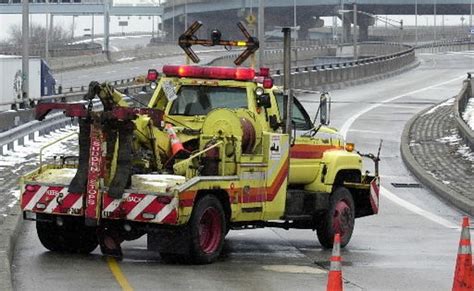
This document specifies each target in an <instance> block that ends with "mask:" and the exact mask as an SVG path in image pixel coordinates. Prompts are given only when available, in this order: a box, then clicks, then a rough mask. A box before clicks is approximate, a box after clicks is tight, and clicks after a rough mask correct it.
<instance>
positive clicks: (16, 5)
mask: <svg viewBox="0 0 474 291" xmlns="http://www.w3.org/2000/svg"><path fill="white" fill-rule="evenodd" d="M109 3H110V2H109V1H107V0H105V1H104V0H92V1H87V0H86V1H84V0H55V1H48V2H46V0H33V1H32V0H30V9H29V10H30V14H47V13H49V14H53V15H90V14H104V12H105V10H106V9H107V8H108V7H109V8H108V10H109V13H110V15H116V16H122V15H125V16H128V15H137V16H162V15H163V6H160V5H150V4H120V5H106V4H109ZM21 9H22V8H21V1H20V0H0V14H21Z"/></svg>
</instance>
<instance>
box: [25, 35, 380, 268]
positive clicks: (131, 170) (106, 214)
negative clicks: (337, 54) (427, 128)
mask: <svg viewBox="0 0 474 291" xmlns="http://www.w3.org/2000/svg"><path fill="white" fill-rule="evenodd" d="M198 28H199V27H198ZM195 30H197V29H196V27H194V30H193V31H191V33H189V31H188V36H189V35H192V34H193V33H194V32H195ZM213 33H214V32H213ZM218 37H219V38H220V35H218ZM216 38H217V36H214V38H212V39H213V41H212V42H211V44H219V42H226V41H222V40H220V39H216ZM189 40H192V41H196V39H193V38H190V37H187V38H186V37H182V38H180V41H181V42H180V44H182V46H184V47H185V48H186V50H187V52H189V53H190V54H191V56H192V51H191V50H190V45H187V44H189ZM187 41H188V43H187ZM183 43H184V45H183ZM240 43H244V42H243V41H242V42H240ZM232 44H235V45H236V44H237V42H232ZM227 45H229V44H227ZM244 45H246V46H247V49H248V50H246V51H244V53H243V55H245V54H248V55H251V54H252V53H253V52H255V50H256V48H255V46H257V48H258V40H257V39H256V38H250V37H247V42H246V44H244ZM249 48H250V49H249ZM186 50H185V51H186ZM248 51H251V53H248ZM245 58H246V57H244V58H243V59H245ZM239 61H243V60H242V59H240V60H239ZM148 79H149V80H150V81H151V82H152V85H153V86H152V87H153V88H154V93H153V96H152V97H151V100H150V102H149V104H148V106H147V107H143V108H133V107H128V104H127V103H126V102H124V100H123V95H122V94H121V93H120V92H118V91H117V90H115V89H114V88H112V87H111V86H110V85H108V84H106V83H104V84H99V83H97V82H92V83H91V85H90V87H89V92H88V93H87V94H86V96H85V97H86V99H87V100H89V106H87V107H86V106H85V105H84V104H83V103H77V104H69V103H68V104H63V103H53V104H48V103H44V104H39V105H38V107H37V112H36V113H37V118H38V119H40V120H41V119H43V118H44V116H45V115H46V114H47V113H48V112H49V111H50V110H53V109H61V110H64V111H65V114H66V115H67V116H71V117H75V118H78V119H79V124H80V130H79V156H78V157H63V158H61V159H60V160H58V161H57V162H55V163H49V164H41V165H40V167H39V168H38V169H37V170H35V171H33V172H32V173H30V174H28V175H26V176H24V177H23V178H22V181H21V208H22V210H23V213H24V218H25V219H30V220H36V226H37V233H38V236H39V238H40V241H41V243H42V244H43V245H44V246H45V247H46V248H47V249H49V250H51V251H60V252H77V253H89V252H91V251H93V250H94V249H95V248H96V247H97V246H98V245H100V247H101V250H102V252H103V253H104V254H106V255H111V256H117V257H121V256H122V251H121V248H120V243H121V242H122V241H123V240H134V239H137V238H139V237H141V236H143V235H145V234H147V240H148V248H149V249H151V250H156V251H158V252H159V253H160V255H161V257H162V258H163V259H164V260H166V261H174V260H186V261H189V262H192V263H198V264H202V263H210V262H213V261H215V260H216V259H217V257H218V256H219V255H220V253H221V251H222V247H223V244H224V238H225V236H226V234H227V232H228V231H229V230H231V229H243V228H254V227H280V228H284V229H290V228H299V229H312V230H316V233H317V237H318V239H319V241H320V243H321V245H322V246H323V247H327V248H330V247H332V244H333V237H334V235H335V233H339V234H340V235H341V245H342V246H345V245H346V244H347V243H348V242H349V240H350V238H351V236H352V232H353V229H354V220H355V218H358V217H363V216H368V215H373V214H376V213H377V212H378V206H379V203H378V195H379V190H378V187H379V177H378V161H379V158H378V154H377V155H376V156H375V155H372V154H368V155H362V154H359V153H356V152H354V145H353V144H350V143H346V142H345V141H344V139H343V138H342V137H341V136H340V135H339V134H338V132H337V130H336V129H334V128H331V127H329V126H328V124H329V112H330V98H329V94H328V93H323V94H321V97H320V105H319V109H318V112H319V116H320V119H319V122H317V123H316V122H313V121H311V119H310V117H309V115H308V114H307V112H306V111H305V109H304V108H303V106H302V105H301V104H300V102H298V100H297V99H296V98H294V97H290V96H292V95H288V94H287V91H285V90H283V89H282V88H281V87H278V86H275V85H274V84H273V80H272V79H271V77H270V74H269V70H268V69H265V68H261V69H260V70H254V69H253V68H246V67H203V66H194V65H165V66H163V68H162V74H161V76H160V77H159V78H158V72H157V71H156V70H153V69H152V70H150V71H149V74H148ZM158 79H159V81H158ZM155 81H158V82H157V83H155ZM96 96H98V97H99V99H100V100H101V101H102V104H103V109H100V110H98V109H95V108H93V107H94V106H93V105H92V104H93V103H92V100H93V99H94V98H95V97H96ZM288 113H290V115H291V120H288V118H286V116H289V115H287V114H288ZM315 120H316V119H315ZM285 124H287V125H288V124H289V125H290V127H285ZM379 152H380V149H379ZM363 156H366V157H369V158H371V159H372V160H373V161H374V162H375V173H374V175H370V174H369V172H363V167H362V157H363Z"/></svg>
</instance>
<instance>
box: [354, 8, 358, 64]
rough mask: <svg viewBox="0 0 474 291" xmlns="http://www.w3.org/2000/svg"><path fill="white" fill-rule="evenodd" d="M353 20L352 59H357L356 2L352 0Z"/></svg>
mask: <svg viewBox="0 0 474 291" xmlns="http://www.w3.org/2000/svg"><path fill="white" fill-rule="evenodd" d="M353 21H354V31H353V43H354V60H357V58H358V52H357V41H358V37H359V36H358V35H357V3H356V2H354V7H353Z"/></svg>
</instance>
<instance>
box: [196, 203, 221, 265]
mask: <svg viewBox="0 0 474 291" xmlns="http://www.w3.org/2000/svg"><path fill="white" fill-rule="evenodd" d="M189 230H190V234H191V241H190V244H191V245H190V257H191V261H192V262H193V263H196V264H209V263H212V262H214V261H215V260H216V259H217V258H218V257H219V255H220V253H221V251H222V247H223V244H224V237H225V233H226V223H225V215H224V209H223V208H222V205H221V203H220V202H219V200H218V199H217V198H216V197H214V196H210V195H209V196H205V197H203V198H202V199H200V200H198V201H197V202H196V204H195V205H194V211H193V214H192V215H191V219H190V221H189Z"/></svg>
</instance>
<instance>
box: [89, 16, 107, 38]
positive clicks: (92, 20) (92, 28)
mask: <svg viewBox="0 0 474 291" xmlns="http://www.w3.org/2000/svg"><path fill="white" fill-rule="evenodd" d="M91 17H92V18H91V45H92V44H93V43H94V37H95V24H94V19H95V18H94V14H92V15H91ZM104 25H105V23H104Z"/></svg>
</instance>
